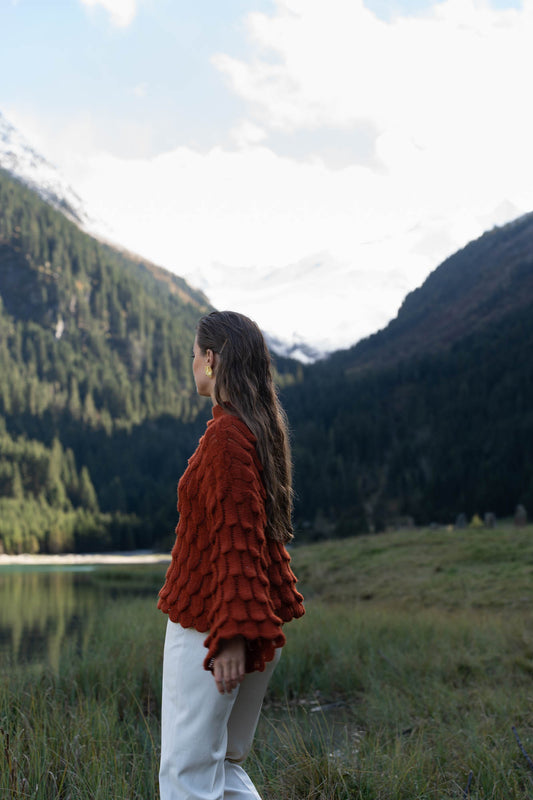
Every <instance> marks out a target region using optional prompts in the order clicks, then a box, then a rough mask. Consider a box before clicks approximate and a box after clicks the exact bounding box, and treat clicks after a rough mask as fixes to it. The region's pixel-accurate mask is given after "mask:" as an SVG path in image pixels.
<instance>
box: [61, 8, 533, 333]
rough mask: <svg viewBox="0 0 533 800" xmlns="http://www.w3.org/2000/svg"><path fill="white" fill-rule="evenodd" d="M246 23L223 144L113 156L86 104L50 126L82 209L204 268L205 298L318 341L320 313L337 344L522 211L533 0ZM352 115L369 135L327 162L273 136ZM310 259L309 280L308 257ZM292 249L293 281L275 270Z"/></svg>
mask: <svg viewBox="0 0 533 800" xmlns="http://www.w3.org/2000/svg"><path fill="white" fill-rule="evenodd" d="M93 2H96V0H93ZM131 7H132V8H134V6H131ZM108 10H109V7H108ZM247 30H248V33H249V38H250V46H251V56H250V58H249V59H248V60H247V61H243V60H237V59H235V58H232V57H230V56H228V55H220V54H219V55H218V56H216V57H215V58H214V63H215V64H216V66H217V67H218V68H219V69H220V70H222V71H223V73H224V75H225V76H226V78H227V80H228V82H229V84H230V86H231V87H232V90H233V91H234V92H236V93H237V94H238V95H239V96H240V97H241V98H243V99H244V101H245V114H244V116H242V115H241V116H240V118H239V120H236V121H235V122H234V123H233V126H232V128H231V130H230V131H229V132H228V141H229V142H230V143H231V147H232V149H231V150H228V149H224V148H222V147H215V148H212V149H211V150H210V151H209V152H207V153H200V152H196V151H194V150H192V149H190V148H186V147H176V148H175V149H174V150H172V151H171V152H167V153H164V154H161V155H159V156H157V157H155V158H138V157H130V158H128V157H127V152H126V153H124V155H123V156H122V157H121V158H117V157H114V156H111V155H109V154H108V153H104V152H102V150H101V145H100V151H98V150H97V149H96V147H95V145H97V144H98V142H97V137H96V136H95V135H94V132H93V131H92V130H91V128H90V125H89V123H90V122H91V120H90V119H89V120H88V121H87V124H88V125H89V127H88V129H87V130H88V132H86V134H85V136H84V133H83V125H84V123H83V119H82V118H80V119H78V120H77V121H76V125H74V128H73V134H74V132H75V133H76V136H75V137H74V136H73V141H74V142H75V144H74V145H72V144H71V145H70V146H67V141H66V137H67V136H68V135H70V134H69V132H68V131H63V133H62V136H61V137H60V138H61V140H62V141H61V148H62V150H63V151H64V152H66V151H68V150H70V151H71V152H72V150H73V149H75V148H79V147H80V142H81V143H86V144H87V146H86V147H85V156H84V157H83V158H82V157H80V158H79V159H75V158H73V157H70V158H69V159H68V160H67V159H66V157H63V159H62V163H63V164H64V165H65V166H66V167H67V169H68V177H69V179H70V180H71V182H72V184H73V186H74V187H75V188H76V189H77V191H78V192H79V193H80V194H81V196H82V197H85V198H87V201H88V203H89V213H90V214H91V215H92V216H93V217H95V218H99V219H105V220H106V221H107V222H108V223H109V225H110V226H111V228H112V229H113V230H114V236H115V238H116V240H117V241H119V242H121V243H122V244H124V245H125V246H127V247H129V248H130V249H132V250H136V251H138V252H140V253H141V254H144V255H145V256H147V257H149V258H152V259H153V260H155V261H157V262H159V263H161V264H163V265H164V266H166V267H167V268H169V269H172V270H174V271H176V272H178V273H180V274H184V275H189V276H193V280H195V281H196V282H198V283H202V282H204V283H205V285H206V286H207V287H208V288H209V291H210V295H211V299H212V300H213V302H214V303H216V304H221V303H223V304H224V305H235V304H236V303H239V304H240V305H241V309H242V310H244V311H246V310H249V311H250V313H256V314H257V317H258V321H259V322H260V324H262V325H263V326H264V327H265V328H267V329H270V330H271V331H272V332H274V333H276V332H277V331H279V332H281V329H283V332H284V333H285V334H287V332H289V333H290V331H292V330H294V331H299V332H300V333H301V334H302V335H305V336H307V337H309V338H310V339H312V340H315V341H316V340H317V338H319V339H324V338H325V337H324V332H323V331H317V319H321V320H325V325H326V327H327V328H328V331H329V333H331V336H330V338H333V337H334V335H335V336H337V339H338V341H340V338H339V337H340V336H341V334H342V336H343V337H344V338H343V340H342V342H343V343H344V344H348V343H349V341H350V338H351V339H352V340H354V339H356V338H357V337H359V336H362V335H365V334H367V333H370V332H372V330H373V329H375V328H377V327H378V326H379V325H381V324H383V323H384V322H386V320H387V319H388V318H390V317H391V316H393V315H394V314H395V313H396V311H397V308H398V305H399V303H400V302H401V300H402V298H403V296H404V294H405V292H406V291H408V290H409V289H411V288H414V287H415V286H417V285H419V283H420V282H421V281H422V280H423V278H424V277H425V276H426V275H427V273H428V272H429V271H430V270H431V269H433V268H434V267H436V266H437V264H438V263H439V262H440V261H441V260H442V259H444V258H445V257H446V256H447V255H449V254H450V253H452V252H453V251H454V250H456V249H458V248H459V247H462V246H463V245H464V244H466V243H467V242H468V241H469V240H470V239H472V238H475V237H477V236H479V235H480V234H481V233H482V232H483V230H485V229H487V228H490V227H491V226H492V225H493V224H501V223H503V222H505V221H507V220H508V219H511V218H512V217H514V216H517V215H519V214H520V213H524V212H526V211H529V210H531V209H533V160H532V159H531V155H530V149H531V141H533V119H532V117H531V114H530V109H529V104H528V98H529V96H530V86H529V83H530V75H531V74H532V72H533V48H531V46H530V43H531V41H532V40H533V0H525V2H524V3H523V8H522V10H520V11H518V10H507V11H502V10H494V9H493V8H491V7H490V5H489V3H488V2H483V1H482V0H444V2H441V3H438V4H437V3H436V4H435V5H434V6H433V8H432V9H430V10H429V11H428V12H426V13H425V14H424V15H423V16H420V17H414V16H410V17H408V18H400V17H398V18H395V19H394V20H393V21H391V22H383V21H381V20H379V19H377V17H375V15H373V14H372V13H371V12H370V11H368V10H367V9H366V8H365V7H364V5H363V3H362V2H361V0H330V2H328V3H327V4H326V3H324V2H322V0H276V10H275V13H274V14H273V15H272V16H267V15H265V14H258V13H256V14H251V15H249V16H248V18H247ZM362 129H363V130H364V131H366V134H365V136H366V137H367V139H368V142H369V143H370V144H368V146H367V145H365V147H364V148H361V147H359V148H358V147H355V146H354V148H353V153H354V154H355V153H356V152H358V155H357V158H356V157H355V155H354V160H353V162H352V163H350V162H349V156H350V148H349V147H346V148H345V150H346V157H343V159H342V160H341V161H340V162H339V163H340V164H341V166H337V168H336V169H330V168H328V166H327V165H328V163H329V162H328V160H327V159H325V158H322V157H321V151H320V147H318V148H317V150H316V152H315V154H314V155H313V153H312V152H307V153H306V158H305V159H297V158H296V157H295V156H294V157H291V158H289V157H287V156H283V155H281V152H276V142H280V141H282V139H283V137H285V140H286V141H287V140H288V138H290V137H291V136H292V137H294V138H293V141H294V142H297V141H298V139H297V136H298V135H300V134H301V135H302V136H304V135H307V134H306V132H310V135H309V138H308V141H309V142H312V141H313V137H314V136H315V134H316V138H315V141H317V142H318V141H319V139H320V136H321V135H322V133H324V137H325V138H326V139H327V131H328V130H336V131H342V136H340V137H339V139H338V141H339V142H343V143H346V142H347V141H348V140H349V136H350V131H354V132H355V131H356V130H359V131H360V130H362ZM319 134H320V136H319ZM143 135H145V134H144V133H143V131H131V132H129V135H125V136H123V137H122V140H123V141H124V142H127V141H128V139H131V140H133V139H135V140H138V139H139V137H141V138H142V136H143ZM148 135H149V132H148V131H147V132H146V136H148ZM354 135H355V134H354ZM91 141H92V142H93V145H92V146H90V142H91ZM58 147H59V145H58ZM78 152H79V150H78ZM138 152H139V148H137V152H136V153H133V152H132V151H131V149H130V153H131V155H132V156H136V155H137V153H138ZM56 160H58V161H61V157H60V155H59V150H58V156H57V157H56ZM317 254H318V255H317ZM316 259H318V260H319V261H320V263H321V264H322V265H323V269H322V271H321V273H320V280H317V282H315V283H313V282H312V281H311V280H309V281H306V280H305V268H306V267H307V266H309V265H310V264H312V263H314V261H315V260H316ZM221 265H224V269H223V268H222V266H221ZM291 265H292V266H291ZM294 265H300V267H299V268H301V271H300V273H299V275H300V278H299V279H298V280H297V281H296V284H295V285H293V288H292V289H291V290H289V289H288V288H287V286H288V284H284V283H283V280H282V276H281V273H280V272H279V270H284V271H287V270H289V269H292V270H293V271H294V269H295V267H294ZM228 269H229V270H230V273H229V274H230V277H229V278H228V277H227V274H228V273H227V270H228ZM328 269H329V275H330V280H328V279H327V278H326V277H325V276H327V275H328V272H327V270H328ZM224 276H226V277H224ZM273 276H275V278H274V277H273ZM361 276H363V278H362V277H361ZM252 277H253V281H252V280H251V278H252ZM269 281H270V283H269ZM361 281H363V283H361ZM267 284H268V285H269V286H270V290H269V291H267V290H266V288H265V287H266V286H267ZM335 287H337V288H335ZM338 287H341V288H340V290H339V289H338ZM339 291H340V295H339V297H336V295H335V292H339ZM273 297H277V301H276V303H277V304H276V303H275V302H274V301H273V300H272V301H271V302H267V298H271V299H272V298H273ZM232 298H234V300H235V303H231V302H230V301H231V299H232ZM279 309H282V310H281V312H280V310H279ZM260 315H261V316H260ZM332 332H333V333H332ZM328 335H329V334H328Z"/></svg>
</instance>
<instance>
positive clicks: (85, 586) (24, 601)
mask: <svg viewBox="0 0 533 800" xmlns="http://www.w3.org/2000/svg"><path fill="white" fill-rule="evenodd" d="M150 570H151V571H150ZM163 572H164V570H163V568H161V576H162V575H163ZM132 576H133V577H134V578H135V580H134V581H132V580H131V578H132ZM143 577H144V579H143ZM161 585H162V579H161V578H160V577H159V576H158V574H157V571H156V572H155V575H154V568H153V567H151V568H146V570H144V572H143V569H142V568H141V567H138V566H137V567H135V568H134V569H132V568H130V567H114V568H113V570H112V571H107V572H106V571H105V570H102V569H100V568H98V567H95V566H89V565H85V566H74V567H67V566H61V567H53V566H51V567H46V566H39V567H32V566H25V567H19V566H17V567H12V566H0V670H2V669H11V668H13V667H15V666H18V665H23V664H24V665H29V664H34V665H36V666H37V665H42V666H49V667H51V668H52V669H53V670H56V671H57V670H58V668H59V664H60V659H61V654H62V652H64V651H65V650H66V649H67V648H66V647H65V645H66V644H67V643H68V644H69V645H70V647H69V648H68V651H69V652H72V648H73V649H74V651H75V652H76V651H77V652H80V653H82V652H84V649H85V645H86V643H87V641H88V638H89V637H90V634H91V630H92V628H93V625H94V622H95V620H96V619H97V616H98V614H99V613H101V612H102V610H103V609H104V608H105V607H106V606H107V605H108V604H109V603H112V602H113V601H114V600H115V599H116V598H117V596H118V595H121V594H124V593H126V592H130V593H131V592H134V593H135V594H137V595H138V594H146V595H147V596H148V595H151V596H152V597H153V598H154V604H155V602H156V597H157V588H158V586H161Z"/></svg>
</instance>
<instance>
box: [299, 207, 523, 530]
mask: <svg viewBox="0 0 533 800" xmlns="http://www.w3.org/2000/svg"><path fill="white" fill-rule="evenodd" d="M532 353H533V215H528V216H527V217H523V218H522V219H520V220H517V222H515V223H512V224H510V225H507V226H505V227H504V228H502V229H499V230H494V231H491V232H490V233H488V234H486V235H485V236H483V237H481V239H479V240H478V241H477V242H473V243H472V244H471V245H468V247H466V248H465V249H464V250H462V251H461V252H460V253H458V254H456V256H453V257H452V258H450V259H448V260H447V261H446V262H444V263H443V264H442V265H441V266H440V267H439V268H438V269H437V270H435V272H434V273H433V274H432V275H431V276H430V277H429V278H428V279H427V281H426V282H425V283H424V285H423V286H422V287H421V288H420V289H419V290H417V291H416V292H414V293H412V294H411V295H409V296H408V297H407V298H406V301H405V303H404V305H403V306H402V309H401V310H400V312H399V314H398V317H397V319H396V320H395V321H394V322H392V323H391V324H390V325H389V326H388V327H387V328H386V329H384V330H383V331H381V332H380V333H378V334H376V335H375V336H373V337H371V338H370V339H368V340H366V341H364V342H362V343H360V344H359V345H357V346H356V347H354V348H352V349H351V350H347V351H342V352H338V353H335V354H334V355H333V356H331V357H330V358H329V359H326V360H325V361H323V362H319V363H317V364H315V365H312V366H309V367H307V368H306V369H305V370H304V380H303V382H302V384H301V385H298V386H294V387H291V388H289V389H288V390H287V391H286V392H285V394H284V400H285V404H286V407H287V410H288V413H289V417H290V419H291V421H292V423H293V440H294V457H295V474H296V476H297V487H296V488H297V493H298V497H299V502H298V505H297V518H298V522H299V525H300V527H301V529H302V531H303V532H304V533H305V532H307V533H306V535H308V536H318V537H323V536H342V535H349V534H352V533H357V532H363V531H375V530H383V529H384V528H385V527H386V526H387V525H398V524H403V523H405V522H413V521H414V522H415V523H422V524H429V523H431V522H436V523H446V524H450V523H454V522H455V520H456V518H457V517H458V515H460V514H465V515H466V517H467V519H470V518H471V517H472V516H473V515H474V514H476V513H477V514H479V515H480V516H481V517H483V515H484V514H485V513H486V512H492V513H494V514H496V515H497V516H509V515H512V514H513V512H514V509H515V507H516V505H517V504H518V503H521V504H524V505H525V506H526V508H527V509H529V511H530V513H531V512H532V511H533V451H532V449H531V442H533V359H532V358H531V354H532Z"/></svg>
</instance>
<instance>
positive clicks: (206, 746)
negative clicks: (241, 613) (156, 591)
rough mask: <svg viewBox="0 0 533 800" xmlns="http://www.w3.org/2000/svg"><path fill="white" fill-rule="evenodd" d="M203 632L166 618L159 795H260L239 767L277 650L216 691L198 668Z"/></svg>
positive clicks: (168, 799) (168, 798)
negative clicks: (258, 667) (232, 685)
mask: <svg viewBox="0 0 533 800" xmlns="http://www.w3.org/2000/svg"><path fill="white" fill-rule="evenodd" d="M206 636H207V634H206V633H198V631H195V630H194V629H193V628H182V626H181V625H179V624H177V623H175V622H172V621H171V620H169V621H168V623H167V632H166V637H165V651H164V659H163V703H162V709H161V764H160V771H159V788H160V793H161V800H261V798H260V797H259V795H258V793H257V790H256V788H255V786H254V785H253V783H252V781H251V780H250V778H249V777H248V775H247V774H246V772H245V771H244V769H243V768H242V767H241V766H240V762H241V761H243V760H244V759H245V758H246V756H247V755H248V753H249V751H250V748H251V746H252V740H253V737H254V733H255V729H256V727H257V723H258V720H259V714H260V712H261V706H262V704H263V698H264V696H265V692H266V689H267V686H268V682H269V680H270V677H271V675H272V673H273V671H274V668H275V665H276V664H277V662H278V660H279V657H280V654H281V650H278V651H277V652H276V657H275V659H274V661H271V662H267V664H266V666H265V671H264V672H251V673H248V674H247V675H246V677H245V678H244V680H243V682H242V683H241V684H240V685H239V686H238V687H237V688H236V689H234V690H233V692H232V693H231V694H220V693H219V692H218V690H217V688H216V684H215V679H214V678H213V675H212V673H211V672H207V671H206V670H204V668H203V661H204V658H205V655H206V649H205V647H204V640H205V638H206Z"/></svg>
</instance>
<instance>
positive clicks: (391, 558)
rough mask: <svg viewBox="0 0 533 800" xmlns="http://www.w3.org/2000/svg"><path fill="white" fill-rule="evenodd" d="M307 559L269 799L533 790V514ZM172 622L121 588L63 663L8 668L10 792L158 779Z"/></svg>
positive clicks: (120, 790) (86, 791) (129, 796)
mask: <svg viewBox="0 0 533 800" xmlns="http://www.w3.org/2000/svg"><path fill="white" fill-rule="evenodd" d="M293 560H294V565H295V570H296V571H297V572H298V573H299V574H300V575H301V577H302V588H303V590H304V593H305V594H306V595H307V597H308V602H307V614H306V616H305V617H304V618H303V619H302V620H299V621H298V622H295V623H291V625H290V626H288V627H287V635H288V643H287V646H286V648H285V650H284V654H283V657H282V660H281V662H280V664H279V666H278V668H277V670H276V673H275V675H274V678H273V681H272V683H271V686H270V689H269V693H268V697H267V701H266V704H265V712H264V714H263V717H262V720H261V723H260V726H259V729H258V733H257V737H256V746H255V749H254V753H253V754H252V756H251V757H250V759H249V762H248V769H249V771H250V773H251V775H252V777H253V778H254V780H255V782H256V784H257V786H258V787H259V788H260V790H261V792H262V796H263V798H264V800H351V799H352V798H355V799H356V800H357V799H360V800H363V799H364V800H396V798H398V800H429V798H431V800H447V799H448V798H450V799H451V798H457V799H458V800H459V799H463V798H470V799H471V800H514V799H515V798H516V800H523V799H524V798H533V771H531V770H530V768H529V766H528V763H527V760H526V758H525V757H524V755H523V754H522V753H521V752H520V749H519V747H518V744H517V741H516V739H515V735H514V733H513V730H512V728H513V726H515V728H516V731H517V732H518V734H519V735H520V738H521V741H522V743H523V746H524V747H525V749H526V751H529V753H530V754H533V707H532V700H533V683H532V677H533V628H532V627H531V610H530V599H531V576H532V574H533V531H532V530H531V528H530V529H527V530H525V531H523V530H520V531H515V530H514V529H512V528H508V529H504V530H501V531H476V532H473V531H466V532H464V533H460V534H458V533H456V532H438V533H435V532H431V531H425V532H421V531H416V532H407V533H401V534H390V535H389V534H387V535H383V536H379V537H365V538H361V539H355V540H345V541H342V542H335V543H328V544H324V545H313V546H309V547H302V548H296V549H295V550H294V553H293ZM101 579H102V580H106V579H107V580H109V581H115V582H120V580H119V575H118V574H111V573H108V574H107V576H106V574H105V573H102V578H101ZM159 581H160V576H158V575H155V576H154V593H155V589H156V587H157V585H158V583H159ZM164 626H165V618H164V617H163V615H161V614H160V613H159V612H158V611H157V610H156V609H155V607H154V601H153V600H152V599H151V598H150V597H148V598H147V597H146V596H145V595H143V597H138V598H133V599H132V597H131V595H128V596H127V597H124V598H122V599H120V595H119V599H118V600H115V601H114V602H113V603H111V604H110V605H109V607H108V608H106V610H105V613H103V614H102V615H101V616H100V618H99V619H98V621H97V623H96V624H95V626H94V628H93V630H92V633H91V636H90V637H89V638H88V639H87V640H86V641H84V643H83V645H82V646H81V647H80V646H77V647H74V645H73V646H72V647H71V649H70V650H69V651H65V652H63V653H62V657H61V661H60V667H59V670H58V671H56V672H53V671H48V670H42V668H36V667H32V666H29V667H27V668H25V669H18V670H15V669H11V670H9V671H5V672H3V673H2V675H1V678H0V797H1V798H2V800H3V798H6V800H15V798H17V800H18V798H35V800H51V799H52V798H61V799H62V800H104V799H105V800H111V798H112V800H137V798H139V800H140V799H141V798H142V800H155V798H157V797H158V793H157V769H158V759H159V713H160V711H159V708H160V691H161V690H160V674H161V659H162V643H163V636H164ZM467 786H468V789H467Z"/></svg>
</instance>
